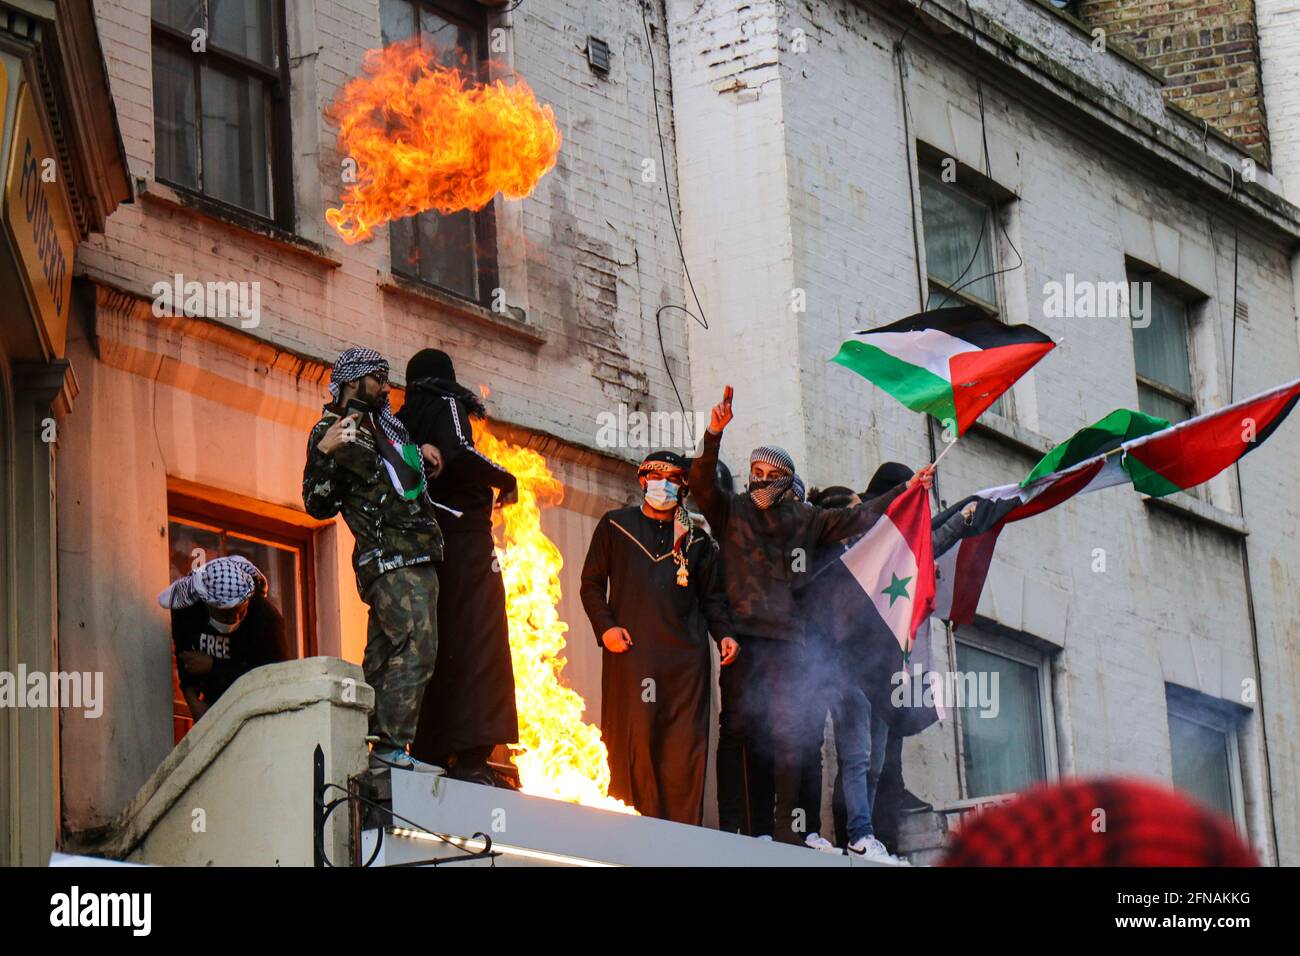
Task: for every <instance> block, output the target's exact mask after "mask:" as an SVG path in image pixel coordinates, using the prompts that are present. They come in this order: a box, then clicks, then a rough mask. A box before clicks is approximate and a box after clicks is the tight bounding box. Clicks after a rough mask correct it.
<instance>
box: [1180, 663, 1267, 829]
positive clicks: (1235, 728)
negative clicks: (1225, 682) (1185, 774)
mask: <svg viewBox="0 0 1300 956" xmlns="http://www.w3.org/2000/svg"><path fill="white" fill-rule="evenodd" d="M1165 711H1166V713H1165V731H1166V733H1169V737H1170V740H1169V769H1170V785H1171V786H1172V785H1173V734H1172V732H1170V729H1169V726H1168V722H1169V718H1171V717H1174V718H1177V719H1179V720H1185V721H1187V722H1188V723H1190V724H1199V725H1200V726H1202V727H1205V728H1207V729H1209V730H1213V731H1215V732H1216V733H1220V734H1222V735H1223V736H1224V739H1225V741H1226V744H1227V752H1228V794H1229V798H1230V800H1231V803H1232V820H1233V823H1235V824H1236V826H1237V830H1238V831H1239V832H1241V833H1242V834H1246V833H1247V827H1246V795H1245V780H1244V778H1243V776H1242V768H1241V745H1240V740H1239V737H1240V734H1241V723H1242V721H1243V720H1244V719H1245V717H1244V716H1234V715H1232V714H1230V713H1229V712H1228V711H1227V708H1226V707H1225V706H1222V705H1220V704H1218V702H1217V701H1215V700H1214V698H1212V697H1210V696H1209V695H1207V694H1202V693H1200V692H1198V691H1194V690H1190V689H1187V688H1183V687H1180V686H1178V685H1176V684H1166V685H1165ZM1180 792H1182V793H1186V791H1180ZM1191 796H1194V795H1191ZM1211 809H1213V808H1211Z"/></svg>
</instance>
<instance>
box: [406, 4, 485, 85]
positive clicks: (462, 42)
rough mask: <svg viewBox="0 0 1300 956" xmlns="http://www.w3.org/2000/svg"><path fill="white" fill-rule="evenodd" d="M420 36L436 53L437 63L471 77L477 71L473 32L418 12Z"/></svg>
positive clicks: (475, 38)
mask: <svg viewBox="0 0 1300 956" xmlns="http://www.w3.org/2000/svg"><path fill="white" fill-rule="evenodd" d="M420 35H421V36H422V37H423V38H424V40H423V42H424V43H426V44H428V45H430V46H432V47H433V49H434V50H436V51H437V55H438V62H439V63H441V64H442V65H443V66H450V67H455V68H456V69H459V70H461V71H463V72H466V73H469V74H471V75H473V74H476V73H477V71H478V38H477V36H476V34H475V33H474V31H473V30H471V29H469V28H468V27H464V26H461V25H460V24H458V23H452V22H451V21H450V20H446V19H444V18H443V17H440V16H438V15H437V14H436V13H433V12H432V11H430V10H423V9H422V10H421V11H420Z"/></svg>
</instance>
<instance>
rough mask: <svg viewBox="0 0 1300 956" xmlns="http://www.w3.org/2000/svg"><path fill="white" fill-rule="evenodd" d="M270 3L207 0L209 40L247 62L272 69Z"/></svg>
mask: <svg viewBox="0 0 1300 956" xmlns="http://www.w3.org/2000/svg"><path fill="white" fill-rule="evenodd" d="M274 9H275V4H273V3H271V2H270V0H208V24H209V29H210V31H211V32H210V34H209V40H210V41H211V42H212V44H213V45H215V46H218V47H221V48H222V49H224V50H230V51H231V52H233V53H240V54H243V55H244V56H246V57H248V58H249V59H250V60H257V61H258V62H259V63H265V64H266V65H267V66H275V44H274V31H273V29H272V26H271V12H272V11H273V10H274Z"/></svg>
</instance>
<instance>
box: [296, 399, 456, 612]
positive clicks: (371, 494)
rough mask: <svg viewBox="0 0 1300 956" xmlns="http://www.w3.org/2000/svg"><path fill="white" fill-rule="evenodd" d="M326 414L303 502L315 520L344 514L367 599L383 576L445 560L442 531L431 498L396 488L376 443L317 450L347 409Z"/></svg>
mask: <svg viewBox="0 0 1300 956" xmlns="http://www.w3.org/2000/svg"><path fill="white" fill-rule="evenodd" d="M324 411H325V415H324V417H323V418H321V420H320V421H319V422H317V423H316V427H314V428H313V429H312V430H311V436H310V437H309V438H308V439H307V465H306V467H305V468H304V469H303V472H302V503H303V506H304V507H305V508H306V509H307V513H308V514H309V515H311V516H312V517H313V518H319V519H321V520H326V519H329V518H332V517H334V516H335V515H336V514H338V513H339V512H340V511H341V512H343V520H344V521H345V522H346V523H347V526H348V529H349V530H351V532H352V536H353V538H355V539H356V546H355V547H354V548H353V550H352V567H353V569H354V570H355V571H356V573H357V590H358V591H360V592H361V597H362V599H363V600H364V599H365V596H366V591H367V590H369V588H370V585H371V584H373V583H374V582H375V579H376V578H378V577H379V576H380V575H381V574H384V573H385V572H388V571H392V570H393V569H395V568H405V567H410V566H412V565H417V564H430V563H432V562H434V561H441V560H442V531H441V530H440V529H439V527H438V522H437V520H436V519H435V518H434V516H433V504H432V502H430V501H429V498H428V496H427V495H425V494H421V495H420V496H419V497H417V498H414V499H411V500H407V499H404V498H403V497H402V496H401V495H400V494H399V493H398V492H397V489H396V488H394V487H393V483H392V481H391V480H390V479H389V477H388V471H387V469H386V468H385V467H384V463H383V460H382V459H381V458H380V457H379V454H378V452H376V451H375V449H374V447H373V441H371V442H367V441H364V440H358V441H355V442H351V443H349V444H347V445H344V446H343V447H342V448H339V449H338V450H337V451H336V452H335V453H334V454H333V455H326V454H324V453H322V452H321V451H320V449H318V448H317V447H316V446H317V444H319V442H320V440H321V436H323V435H324V434H325V431H326V429H328V428H329V427H330V425H332V424H333V423H334V422H335V421H336V420H338V418H339V417H340V415H341V414H342V411H343V410H342V409H340V408H339V407H338V406H336V405H333V404H330V405H326V406H325V409H324Z"/></svg>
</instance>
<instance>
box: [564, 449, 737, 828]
mask: <svg viewBox="0 0 1300 956" xmlns="http://www.w3.org/2000/svg"><path fill="white" fill-rule="evenodd" d="M687 467H688V465H687V462H686V460H685V459H684V458H682V457H681V456H680V455H676V454H673V453H672V452H655V453H654V454H652V455H650V456H649V457H647V458H646V460H645V461H644V462H642V463H641V468H640V469H639V473H638V479H639V481H640V484H641V489H642V491H643V492H644V501H643V503H642V504H641V505H640V506H635V505H634V506H631V507H628V508H619V509H617V510H615V511H610V512H608V513H607V514H605V516H604V517H602V518H601V519H600V523H599V524H597V525H596V530H595V533H594V534H593V535H592V538H591V546H590V547H589V548H588V550H587V559H586V562H585V563H584V564H583V567H582V606H583V607H584V608H585V609H586V611H587V617H588V618H590V619H591V626H592V628H593V629H594V630H595V632H596V636H597V641H598V642H599V644H600V646H601V647H602V648H604V650H605V653H604V655H602V657H603V659H602V666H601V679H600V687H601V716H600V732H601V736H602V737H603V738H604V740H605V746H606V747H607V748H608V750H609V771H610V787H609V792H610V794H611V795H612V796H614V797H617V798H618V799H620V800H623V801H624V802H626V803H630V804H632V806H634V807H636V809H637V810H638V811H639V812H640V813H641V814H643V815H645V816H652V817H659V818H660V819H663V820H674V821H676V822H678V823H691V824H694V825H696V826H699V825H701V824H702V823H703V820H704V769H705V764H706V758H707V752H708V743H709V679H710V677H711V676H712V667H711V663H710V655H709V644H708V637H709V635H710V634H711V635H712V636H713V639H714V640H715V641H717V642H718V649H719V653H720V655H721V662H722V666H724V667H725V666H727V665H729V664H731V663H732V662H733V661H734V660H735V659H736V657H737V655H738V654H739V653H740V646H739V645H738V644H737V643H736V640H735V638H733V637H732V636H731V635H732V623H731V611H730V607H729V605H728V602H727V592H726V586H725V584H724V582H723V579H722V564H721V561H720V559H719V555H718V547H717V545H716V544H715V543H714V541H713V539H712V538H710V537H709V536H708V535H707V534H706V533H705V532H704V531H703V530H701V529H699V528H697V527H695V525H694V524H693V522H692V521H691V518H690V516H689V515H688V514H687V513H686V509H685V508H684V507H682V504H681V502H682V499H683V498H684V497H685V495H686V471H687Z"/></svg>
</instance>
